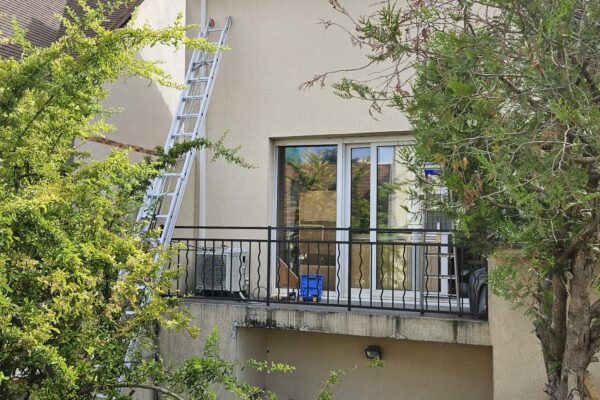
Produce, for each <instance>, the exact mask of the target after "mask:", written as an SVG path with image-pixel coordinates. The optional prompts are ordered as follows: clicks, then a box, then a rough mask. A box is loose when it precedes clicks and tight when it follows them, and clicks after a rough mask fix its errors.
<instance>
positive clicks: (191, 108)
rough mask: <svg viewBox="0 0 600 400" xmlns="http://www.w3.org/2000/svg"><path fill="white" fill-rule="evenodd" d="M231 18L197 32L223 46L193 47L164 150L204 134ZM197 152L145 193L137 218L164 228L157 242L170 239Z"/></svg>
mask: <svg viewBox="0 0 600 400" xmlns="http://www.w3.org/2000/svg"><path fill="white" fill-rule="evenodd" d="M231 22H232V20H231V17H227V18H226V19H225V22H224V24H223V26H222V27H220V28H215V27H214V21H213V20H212V19H209V20H208V22H207V23H206V24H205V25H204V27H203V30H202V32H200V34H199V35H198V37H199V38H204V39H207V40H209V41H210V43H211V44H214V45H216V46H221V47H219V49H218V50H217V51H216V52H214V53H208V52H205V51H200V50H197V49H196V50H194V52H193V54H192V58H191V60H190V64H189V66H188V70H187V74H186V85H187V87H186V89H184V90H182V92H181V96H180V98H179V104H178V106H177V111H176V114H175V117H174V118H173V122H172V123H171V129H170V130H169V136H168V137H167V142H166V144H165V147H164V150H165V152H166V151H168V150H169V149H170V148H172V147H173V146H174V145H175V144H177V143H182V142H188V141H192V140H194V139H197V138H199V137H200V136H201V135H204V132H202V133H201V132H200V129H201V127H202V124H203V123H204V121H205V120H206V112H207V110H208V104H209V102H210V98H211V95H212V91H213V88H214V83H215V79H216V77H217V73H218V72H219V65H220V62H221V57H222V54H223V51H222V46H223V45H224V44H225V40H226V39H227V33H228V31H229V28H230V27H231ZM217 35H218V39H217V40H216V41H211V39H210V38H211V36H217ZM195 153H196V152H195V151H194V150H190V151H189V152H187V153H186V154H185V155H184V156H183V157H182V159H181V160H180V161H179V162H178V163H177V164H176V165H175V167H174V168H173V169H172V170H170V171H165V172H163V173H161V174H160V175H159V176H157V177H156V178H155V179H154V181H153V182H152V184H151V185H150V187H149V188H148V191H147V192H146V195H145V196H144V201H143V205H142V207H141V208H140V210H139V212H138V215H137V221H139V222H141V221H148V223H147V224H145V226H144V230H145V231H148V230H149V229H151V228H154V227H160V228H161V233H160V236H159V238H158V240H156V241H155V242H153V244H154V245H155V246H162V245H164V244H167V243H169V242H170V241H171V238H172V236H173V230H174V229H175V223H176V222H177V216H178V214H179V208H180V207H181V202H182V200H183V194H184V192H185V187H186V185H187V181H188V178H189V176H190V172H191V170H192V165H193V162H194V155H195Z"/></svg>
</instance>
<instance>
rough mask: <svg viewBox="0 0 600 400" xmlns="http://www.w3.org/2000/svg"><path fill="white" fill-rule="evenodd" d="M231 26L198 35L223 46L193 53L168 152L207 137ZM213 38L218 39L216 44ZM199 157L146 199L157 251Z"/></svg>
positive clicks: (141, 218)
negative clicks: (206, 125) (208, 115)
mask: <svg viewBox="0 0 600 400" xmlns="http://www.w3.org/2000/svg"><path fill="white" fill-rule="evenodd" d="M231 22H232V19H231V17H227V18H226V19H225V22H224V24H223V26H222V27H220V28H215V27H214V21H213V20H212V19H210V18H209V19H208V21H207V23H206V24H205V25H204V27H203V29H202V31H201V32H200V34H199V35H198V37H199V38H204V39H206V40H208V41H209V42H210V43H211V44H213V45H216V46H219V48H218V50H217V51H215V52H214V53H208V52H206V51H200V50H197V49H195V50H194V52H193V53H192V58H191V60H190V64H189V66H188V70H187V74H186V85H187V86H186V88H185V89H184V90H182V92H181V96H180V98H179V104H178V106H177V111H176V114H175V117H174V118H173V122H172V123H171V128H170V130H169V136H168V137H167V142H166V144H165V147H164V150H165V151H168V150H169V149H170V148H172V147H173V146H174V145H175V144H177V143H182V142H188V141H192V140H194V139H197V138H199V137H200V135H204V134H205V133H204V132H200V129H201V128H202V124H203V123H204V121H205V120H206V112H207V110H208V104H209V102H210V98H211V95H212V91H213V88H214V83H215V79H216V77H217V73H218V71H219V65H220V62H221V57H222V55H223V50H222V49H223V47H222V46H224V44H225V40H226V39H227V33H228V31H229V28H230V27H231ZM211 36H218V39H217V40H216V41H212V40H211ZM195 153H196V151H195V150H190V151H188V152H187V153H186V154H185V155H184V156H183V157H182V159H181V160H180V161H179V162H178V163H177V164H176V165H175V166H174V167H173V168H172V169H171V170H169V171H164V172H162V173H161V174H160V175H158V176H157V177H156V178H155V179H154V181H153V182H152V184H151V185H150V187H149V188H148V191H147V192H146V195H145V196H144V201H143V204H142V207H141V208H140V210H139V212H138V215H137V221H138V222H145V224H144V227H143V231H145V232H147V231H149V230H150V229H152V228H154V227H156V226H158V227H161V233H160V236H159V238H158V239H157V240H156V239H155V240H153V241H152V245H153V246H155V247H157V246H162V245H164V244H166V243H169V242H170V241H171V238H172V236H173V230H174V229H175V223H176V222H177V216H178V214H179V208H180V207H181V201H182V200H183V194H184V192H185V187H186V185H187V181H188V178H189V175H190V172H191V170H192V165H193V162H194V155H195ZM156 257H158V256H156ZM140 290H142V291H143V292H145V295H146V296H147V295H148V293H147V289H146V288H145V287H140ZM146 296H143V297H142V300H141V301H142V302H143V303H145V302H146V301H147V300H148V299H147V298H146ZM142 305H143V304H142ZM133 314H134V312H133V311H125V317H129V316H132V315H133ZM136 346H137V342H136V340H131V341H130V342H129V345H128V347H127V353H126V355H125V360H124V361H125V365H126V366H129V365H130V363H131V355H132V354H133V352H134V351H135V348H136ZM121 379H123V377H121V378H120V380H121ZM96 397H97V398H99V399H103V398H106V396H104V395H103V394H97V396H96Z"/></svg>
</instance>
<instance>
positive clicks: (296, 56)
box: [206, 0, 408, 225]
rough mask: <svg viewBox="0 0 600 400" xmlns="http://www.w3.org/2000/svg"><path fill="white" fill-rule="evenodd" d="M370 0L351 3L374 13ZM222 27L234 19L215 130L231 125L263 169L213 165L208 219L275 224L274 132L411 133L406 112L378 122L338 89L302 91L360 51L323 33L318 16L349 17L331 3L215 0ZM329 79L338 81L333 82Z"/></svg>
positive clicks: (213, 114) (210, 124)
mask: <svg viewBox="0 0 600 400" xmlns="http://www.w3.org/2000/svg"><path fill="white" fill-rule="evenodd" d="M369 3H370V2H366V1H363V0H347V1H345V2H344V5H345V6H346V7H347V8H348V9H349V10H352V12H355V13H365V12H369V11H372V10H373V8H370V7H369V6H368V4H369ZM207 8H208V14H209V15H210V16H212V17H213V18H215V20H216V21H217V24H219V23H221V22H222V21H223V18H224V17H225V16H226V15H231V16H232V17H233V26H232V29H231V31H230V34H229V40H228V45H229V46H230V47H231V51H229V52H228V53H227V54H226V55H225V56H224V58H223V63H222V66H221V70H220V72H219V77H218V80H217V83H216V85H215V92H214V95H213V99H212V102H211V105H210V109H209V114H208V121H207V129H208V134H209V137H211V138H217V137H219V136H220V135H222V134H223V133H225V132H228V138H227V141H226V143H227V144H229V145H231V146H237V145H241V146H242V147H241V154H242V155H243V156H244V157H246V158H247V160H248V161H250V162H251V163H252V164H254V165H255V166H256V167H257V168H256V169H252V170H243V169H240V168H239V167H236V166H231V165H226V164H225V163H224V162H217V163H213V164H208V166H207V168H206V171H207V172H206V173H207V180H206V182H207V188H208V189H207V198H206V212H207V221H206V222H207V223H208V224H209V225H210V224H230V225H231V224H233V225H267V224H268V223H270V222H273V221H271V219H270V218H271V215H272V214H271V213H272V206H271V200H272V189H273V188H272V185H271V183H272V180H273V165H272V159H273V152H272V143H271V142H270V140H269V139H270V138H286V137H300V136H320V137H324V136H332V135H333V136H335V135H342V134H350V133H360V134H374V133H380V132H390V131H405V130H407V129H408V125H407V123H406V121H405V120H404V119H403V117H402V116H401V114H400V113H399V112H386V113H384V114H383V115H381V116H378V118H379V120H378V121H376V120H374V119H372V118H371V117H370V116H369V114H368V106H369V105H368V104H366V103H363V102H360V101H345V100H342V99H340V98H339V97H337V96H335V95H334V94H333V93H332V89H331V88H330V87H326V88H324V89H319V88H316V89H313V90H310V91H300V90H298V86H299V85H300V84H301V83H303V82H304V81H306V80H308V79H310V78H311V77H312V76H313V75H314V74H317V73H321V72H325V71H329V70H333V69H339V68H341V67H356V66H359V65H361V64H362V63H363V62H364V58H362V57H361V52H360V51H359V50H358V49H356V48H354V47H353V46H352V45H351V44H350V43H349V41H348V39H347V37H346V36H345V35H344V34H343V33H341V32H339V31H335V30H330V31H327V32H326V33H324V32H323V29H322V27H321V26H319V25H318V24H317V23H318V21H319V19H330V18H338V19H340V18H341V16H340V15H338V14H336V13H334V12H333V11H332V10H331V6H330V5H329V4H328V2H327V1H325V0H302V1H299V0H288V1H281V0H208V7H207ZM329 82H330V83H332V82H333V80H331V81H329Z"/></svg>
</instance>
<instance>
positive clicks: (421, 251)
mask: <svg viewBox="0 0 600 400" xmlns="http://www.w3.org/2000/svg"><path fill="white" fill-rule="evenodd" d="M419 240H420V241H421V244H419V245H416V246H415V247H416V249H417V251H416V254H417V257H416V259H417V268H418V269H419V286H420V289H421V293H419V306H420V308H421V315H423V314H425V307H424V301H426V299H425V289H426V288H425V257H427V255H426V254H425V253H427V246H424V243H425V233H424V232H422V233H421V235H420V239H419Z"/></svg>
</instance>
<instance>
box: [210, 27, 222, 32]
mask: <svg viewBox="0 0 600 400" xmlns="http://www.w3.org/2000/svg"><path fill="white" fill-rule="evenodd" d="M222 30H223V28H212V29H209V30H208V31H207V32H221V31H222Z"/></svg>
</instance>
